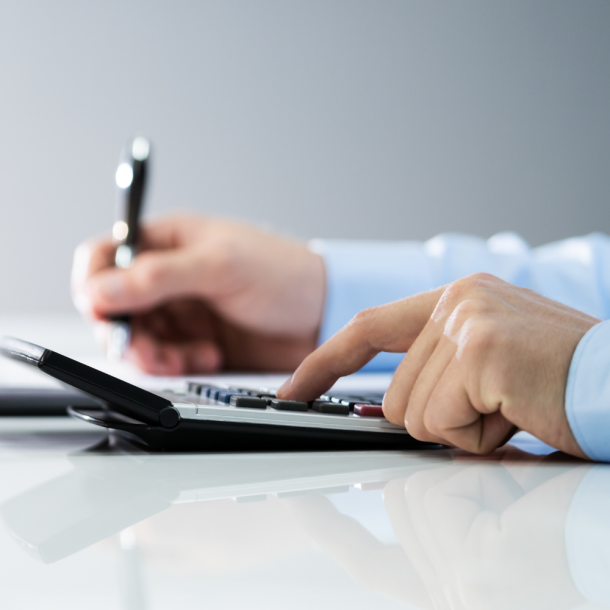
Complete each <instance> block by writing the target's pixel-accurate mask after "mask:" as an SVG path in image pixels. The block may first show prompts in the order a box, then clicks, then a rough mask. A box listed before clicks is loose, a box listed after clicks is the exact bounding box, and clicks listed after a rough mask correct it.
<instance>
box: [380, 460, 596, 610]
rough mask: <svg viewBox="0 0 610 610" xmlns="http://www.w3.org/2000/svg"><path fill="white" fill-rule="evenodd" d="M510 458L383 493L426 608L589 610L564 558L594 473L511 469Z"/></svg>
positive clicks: (434, 472) (397, 484) (425, 474)
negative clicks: (579, 501)
mask: <svg viewBox="0 0 610 610" xmlns="http://www.w3.org/2000/svg"><path fill="white" fill-rule="evenodd" d="M507 453H508V455H507V456H505V457H504V458H503V459H502V461H501V462H500V461H492V459H490V460H486V461H485V462H484V463H480V462H472V461H461V460H460V459H459V458H458V459H457V460H456V461H455V463H454V464H453V465H450V466H443V467H441V468H435V469H430V470H420V471H419V472H416V473H414V474H413V475H411V476H410V477H409V478H408V479H407V480H405V479H403V480H400V479H395V480H393V481H390V482H389V483H388V484H387V485H386V487H385V489H384V490H383V498H384V504H385V507H386V510H387V512H388V515H389V517H390V519H391V521H392V525H393V527H394V531H395V533H396V536H397V538H398V540H399V541H400V543H401V545H402V548H403V549H404V553H405V554H406V557H407V558H408V559H409V560H411V562H412V563H413V565H414V567H415V570H416V573H417V574H418V575H419V577H420V579H421V581H422V582H423V583H424V585H425V591H426V592H427V595H428V596H429V599H430V600H431V602H433V603H430V606H425V607H433V608H452V609H458V608H459V609H461V610H467V609H468V610H471V609H472V610H475V609H480V608H485V609H486V610H493V609H499V608H507V607H511V608H520V609H522V610H529V609H530V608H531V609H532V610H544V609H546V608H549V609H550V608H559V607H561V608H566V609H568V608H580V607H582V606H581V604H584V605H586V600H585V599H584V598H583V596H582V594H581V593H579V591H578V589H577V588H576V586H575V585H574V580H573V576H572V574H571V569H570V568H571V566H570V565H569V560H568V557H567V555H566V548H567V546H569V545H568V541H567V540H566V533H567V529H566V528H567V525H566V520H567V518H568V512H569V510H570V505H571V503H572V498H573V496H574V493H575V491H576V489H577V488H578V486H579V484H580V481H581V480H582V478H583V477H584V475H585V474H586V472H587V471H588V470H589V469H590V466H588V465H580V466H578V465H576V466H575V465H574V464H573V463H572V464H570V463H568V464H566V466H565V467H561V466H558V465H557V464H555V465H554V466H547V467H545V466H536V465H534V464H532V461H535V460H536V458H534V457H533V456H530V458H529V460H527V461H524V460H523V458H522V457H519V456H518V462H517V464H512V463H511V459H510V458H511V456H510V453H511V451H510V450H509V451H508V452H507ZM494 457H496V455H495V454H494ZM506 457H508V460H507V459H506ZM528 462H529V463H528ZM543 462H544V460H543ZM542 515H544V517H543V518H536V517H537V516H542ZM418 607H419V606H418ZM422 607H424V606H423V604H422Z"/></svg>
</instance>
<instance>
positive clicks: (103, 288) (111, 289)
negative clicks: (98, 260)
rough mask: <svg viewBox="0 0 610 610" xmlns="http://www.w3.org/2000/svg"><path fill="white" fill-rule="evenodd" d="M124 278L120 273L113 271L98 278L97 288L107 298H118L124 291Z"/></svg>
mask: <svg viewBox="0 0 610 610" xmlns="http://www.w3.org/2000/svg"><path fill="white" fill-rule="evenodd" d="M124 288H125V286H124V283H123V278H122V276H121V274H120V273H112V274H109V275H108V276H106V277H104V278H100V279H99V280H97V289H98V291H99V292H100V293H101V295H102V296H103V297H105V298H107V299H111V300H112V299H117V298H119V297H121V296H122V295H123V293H124Z"/></svg>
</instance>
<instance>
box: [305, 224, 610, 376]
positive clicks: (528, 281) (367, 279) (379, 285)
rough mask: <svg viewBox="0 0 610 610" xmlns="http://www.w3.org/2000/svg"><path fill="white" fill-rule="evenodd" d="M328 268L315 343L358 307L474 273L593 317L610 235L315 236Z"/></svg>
mask: <svg viewBox="0 0 610 610" xmlns="http://www.w3.org/2000/svg"><path fill="white" fill-rule="evenodd" d="M310 247H311V248H312V249H314V250H315V251H316V252H318V253H320V254H321V255H322V256H323V258H324V261H325V265H326V273H327V296H326V304H325V313H324V318H323V323H322V328H321V333H320V343H322V342H324V341H325V340H326V339H328V338H329V337H330V336H332V335H333V334H334V333H335V332H336V331H337V330H339V329H340V328H341V327H342V326H343V325H345V324H346V323H347V322H348V321H349V320H350V319H351V318H352V317H353V316H354V315H355V314H356V313H357V312H358V311H361V310H362V309H365V308H367V307H371V306H374V305H380V304H382V303H387V302H390V301H394V300H396V299H399V298H402V297H405V296H409V295H412V294H415V293H417V292H421V291H424V290H431V289H433V288H436V287H438V286H442V285H444V284H448V283H450V282H452V281H455V280H456V279H459V278H461V277H464V276H466V275H469V274H471V273H476V272H486V273H491V274H492V275H495V276H497V277H500V278H501V279H504V280H506V281H508V282H511V283H512V284H515V285H517V286H522V287H526V288H531V289H533V290H535V291H536V292H539V293H541V294H543V295H545V296H547V297H548V298H551V299H553V300H556V301H559V302H561V303H564V304H566V305H569V306H571V307H574V308H575V309H578V310H580V311H583V312H585V313H588V314H590V315H593V316H596V317H598V318H602V319H605V318H608V317H610V312H609V305H610V299H609V298H608V294H609V292H610V265H608V264H607V263H606V261H610V239H609V238H608V237H607V236H605V235H602V234H593V235H589V236H585V237H578V238H572V239H568V240H563V241H559V242H556V243H553V244H548V245H545V246H541V247H539V248H530V246H529V245H528V244H527V243H526V242H525V241H524V240H523V239H522V238H520V237H519V236H518V235H516V234H514V233H500V234H498V235H495V236H493V237H492V238H490V239H488V240H484V239H481V238H479V237H473V236H468V235H458V234H444V235H439V236H437V237H434V238H433V239H431V240H429V241H427V242H415V241H403V242H385V241H347V240H315V241H313V242H311V244H310ZM401 358H402V355H401V354H380V355H379V356H377V357H376V358H375V359H374V360H373V361H372V362H371V363H369V364H368V365H367V367H366V370H369V371H372V370H388V371H391V370H393V369H394V368H395V367H396V366H397V365H398V363H399V362H400V360H401Z"/></svg>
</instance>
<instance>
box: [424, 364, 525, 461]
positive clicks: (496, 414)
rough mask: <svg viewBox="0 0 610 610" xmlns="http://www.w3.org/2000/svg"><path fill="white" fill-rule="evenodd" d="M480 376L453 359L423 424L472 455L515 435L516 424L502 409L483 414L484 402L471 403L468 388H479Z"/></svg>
mask: <svg viewBox="0 0 610 610" xmlns="http://www.w3.org/2000/svg"><path fill="white" fill-rule="evenodd" d="M479 377H480V374H479V373H477V371H472V370H470V371H468V372H466V371H465V367H464V365H463V363H461V362H460V361H459V360H457V359H452V360H451V362H450V363H449V365H448V366H447V367H446V368H445V370H444V372H443V374H442V375H441V377H440V379H439V380H438V381H437V382H436V383H435V385H434V387H433V389H432V392H430V394H429V398H428V400H427V404H426V406H425V413H424V416H423V422H424V426H425V428H426V430H427V431H428V433H429V434H433V435H437V436H439V437H441V438H444V439H446V443H448V444H451V445H454V446H456V447H459V448H461V449H465V450H466V451H470V452H471V453H479V454H483V453H489V452H491V451H493V450H494V449H496V448H497V447H499V446H501V445H503V444H504V442H505V440H506V438H507V437H510V436H511V435H512V433H513V431H514V425H513V424H512V423H511V422H509V421H508V420H507V419H506V418H505V417H504V416H503V415H502V413H501V412H500V410H499V408H498V410H496V411H492V412H489V409H488V408H485V411H484V412H481V408H482V406H484V405H483V403H481V402H480V401H479V400H471V397H470V395H469V392H468V389H467V386H468V385H471V386H472V385H475V386H478V385H479V382H478V379H479ZM469 379H472V380H473V383H469ZM476 391H478V390H475V392H476ZM473 403H474V404H477V405H479V408H478V409H477V408H475V406H474V404H473Z"/></svg>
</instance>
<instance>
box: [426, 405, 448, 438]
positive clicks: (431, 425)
mask: <svg viewBox="0 0 610 610" xmlns="http://www.w3.org/2000/svg"><path fill="white" fill-rule="evenodd" d="M422 423H423V428H424V429H425V430H426V432H427V433H429V434H432V435H433V436H436V437H442V436H443V432H444V427H443V425H442V423H441V421H440V420H439V418H438V416H437V415H436V414H435V413H434V411H433V410H432V409H426V411H425V412H424V417H423V422H422Z"/></svg>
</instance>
